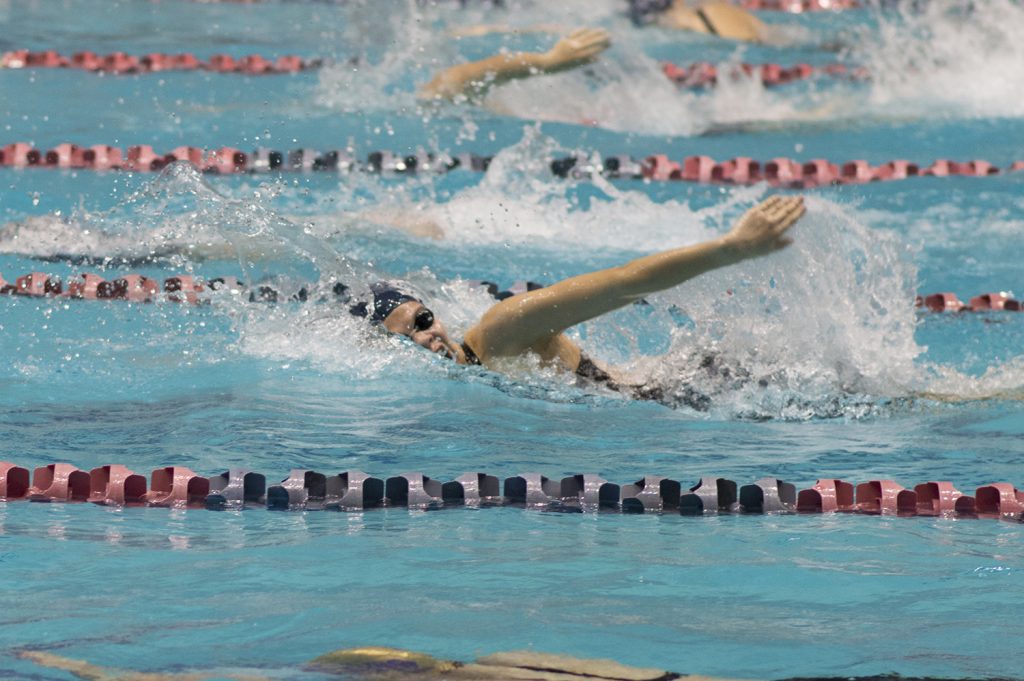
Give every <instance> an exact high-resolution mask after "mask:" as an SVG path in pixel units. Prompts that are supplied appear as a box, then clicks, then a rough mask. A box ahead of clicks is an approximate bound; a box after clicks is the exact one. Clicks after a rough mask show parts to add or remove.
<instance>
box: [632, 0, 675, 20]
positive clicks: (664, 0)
mask: <svg viewBox="0 0 1024 681" xmlns="http://www.w3.org/2000/svg"><path fill="white" fill-rule="evenodd" d="M670 7H672V0H629V18H630V19H631V20H632V21H633V23H634V24H635V25H637V26H643V25H644V24H650V23H653V22H655V21H657V19H658V15H659V14H662V13H664V12H666V11H668V9H669V8H670Z"/></svg>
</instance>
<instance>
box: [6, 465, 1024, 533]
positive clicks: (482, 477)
mask: <svg viewBox="0 0 1024 681" xmlns="http://www.w3.org/2000/svg"><path fill="white" fill-rule="evenodd" d="M266 480H267V476H265V475H262V474H260V473H254V472H252V471H250V470H248V469H244V468H234V469H229V470H228V471H225V472H223V473H219V474H216V475H212V476H210V477H203V476H200V475H197V474H196V473H195V472H194V471H192V470H191V469H190V468H186V467H183V466H165V467H163V468H157V469H155V470H154V471H153V473H152V476H151V481H152V482H151V485H150V489H149V491H148V492H147V491H146V480H145V478H144V477H143V476H141V475H138V474H136V473H134V472H132V471H131V470H130V469H128V468H126V467H125V466H122V465H119V464H109V465H105V466H100V467H97V468H94V469H92V471H91V472H90V473H86V472H85V471H80V470H78V469H77V468H75V467H74V466H72V465H71V464H67V463H57V464H50V465H48V466H41V467H39V468H36V469H35V473H34V476H33V482H32V485H31V486H29V476H28V470H27V469H26V468H23V467H21V466H17V465H15V464H13V463H10V462H6V461H0V501H18V500H22V499H29V500H34V501H63V502H83V501H90V502H93V503H95V504H101V505H109V506H137V505H148V506H161V507H175V508H208V509H211V510H223V509H228V508H249V507H262V508H267V509H272V510H301V511H319V510H336V511H350V510H365V509H370V508H377V507H381V506H391V507H403V508H411V509H412V508H415V509H431V508H442V507H446V506H478V507H479V506H517V507H522V508H529V509H540V510H555V511H563V512H574V513H581V512H607V511H618V512H622V513H671V514H676V513H678V514H680V515H707V514H719V513H743V514H763V513H774V514H792V513H800V514H815V513H848V514H859V515H872V516H888V517H892V516H900V517H908V516H922V517H932V518H936V517H945V518H1001V519H1011V520H1021V521H1024V492H1021V491H1019V490H1017V488H1016V487H1014V486H1013V484H1011V483H1009V482H995V483H990V484H987V485H982V486H981V487H978V488H977V489H976V491H975V493H974V495H967V494H962V493H961V492H960V491H959V490H957V489H956V488H955V487H954V486H953V484H952V483H951V482H948V481H930V482H924V483H920V484H918V485H915V486H914V487H913V488H912V489H907V488H904V487H902V486H901V485H899V484H897V483H896V482H894V481H892V480H870V481H868V482H862V483H860V484H857V485H854V484H852V483H850V482H847V481H845V480H839V479H836V478H821V479H819V480H818V481H817V482H815V484H814V485H813V486H812V487H809V488H806V489H801V490H800V491H799V492H798V491H797V488H796V486H795V485H793V484H792V483H789V482H785V481H783V480H780V479H778V478H773V477H766V478H761V479H760V480H758V481H756V482H754V483H753V484H750V485H743V486H741V487H738V486H737V484H736V482H735V481H733V480H729V479H727V478H721V477H715V476H704V477H701V478H699V481H698V482H697V484H696V485H694V486H693V487H690V488H688V490H687V488H686V487H685V486H684V485H683V484H682V483H680V482H679V480H675V479H673V478H667V477H663V476H660V475H647V476H644V477H642V478H640V479H639V480H637V481H636V482H634V483H630V484H626V485H619V484H616V483H612V482H608V481H607V480H605V479H604V478H602V477H601V476H599V475H594V474H590V473H582V474H577V475H571V476H568V477H564V478H561V479H559V478H548V477H547V476H544V475H542V474H540V473H522V474H519V475H514V476H511V477H508V478H505V480H504V484H503V485H502V483H501V481H500V480H499V478H497V477H496V476H493V475H487V474H486V473H481V472H479V471H477V472H471V473H466V474H464V475H461V476H459V477H458V478H455V479H454V480H449V481H447V482H441V479H433V478H430V477H428V476H426V475H424V474H423V473H419V472H415V473H403V474H401V475H397V476H394V477H389V478H387V479H386V481H385V480H384V479H381V478H375V477H373V476H370V475H367V474H366V473H363V472H362V471H345V472H342V473H339V474H330V475H325V474H323V473H320V472H318V471H313V470H306V469H296V470H293V471H291V473H290V474H289V476H288V477H286V478H284V480H283V481H282V482H281V483H280V484H276V485H271V486H270V487H268V486H267V483H266ZM737 489H739V493H738V494H737Z"/></svg>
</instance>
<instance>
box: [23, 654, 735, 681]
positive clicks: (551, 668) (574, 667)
mask: <svg viewBox="0 0 1024 681" xmlns="http://www.w3.org/2000/svg"><path fill="white" fill-rule="evenodd" d="M18 657H20V658H22V659H25V660H31V661H32V662H35V663H36V664H39V665H41V666H44V667H50V668H53V669H61V670H64V671H67V672H70V673H71V674H73V675H74V676H76V677H78V678H80V679H86V680H87V681H202V680H204V679H235V680H236V681H270V680H269V679H268V678H267V677H264V676H240V675H238V674H235V673H233V672H229V673H226V674H224V673H219V672H216V671H212V672H210V673H174V674H162V673H150V672H136V671H130V670H123V669H114V668H111V667H99V666H97V665H92V664H89V663H87V662H84V661H81V660H74V659H70V658H66V657H60V656H58V655H53V654H52V653H45V652H41V651H22V652H20V653H18ZM303 668H304V669H305V670H308V671H312V672H318V673H321V674H330V675H332V676H334V675H338V676H342V677H344V678H346V679H362V680H364V681H385V680H387V681H415V680H416V679H440V678H444V679H452V681H510V680H511V679H523V680H526V679H529V680H532V681H574V680H576V681H586V680H588V679H604V680H605V681H668V680H669V679H688V680H689V681H724V680H717V679H714V678H712V677H708V676H693V675H682V674H677V673H675V672H667V671H664V670H662V669H654V668H643V667H631V666H627V665H624V664H619V663H618V662H614V661H612V660H593V659H591V660H585V659H580V658H577V657H570V656H568V655H551V654H546V653H535V652H532V651H512V652H503V653H495V654H492V655H487V656H484V657H481V658H479V659H477V660H474V661H472V662H458V661H454V660H442V659H438V658H436V657H432V656H430V655H427V654H425V653H417V652H413V651H409V650H401V649H399V648H386V647H379V646H367V647H362V648H347V649H343V650H335V651H333V652H330V653H327V654H326V655H321V656H320V657H318V658H316V659H315V660H312V661H311V662H309V663H308V664H306V665H304V666H303Z"/></svg>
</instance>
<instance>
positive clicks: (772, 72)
mask: <svg viewBox="0 0 1024 681" xmlns="http://www.w3.org/2000/svg"><path fill="white" fill-rule="evenodd" d="M329 63H331V62H329V61H328V60H325V59H303V58H302V57H298V56H296V55H285V56H282V57H278V58H276V59H270V58H267V57H263V56H260V55H258V54H250V55H247V56H244V57H238V58H236V57H232V56H230V55H227V54H215V55H213V56H211V57H210V58H209V59H206V60H202V59H199V58H198V57H196V56H195V55H194V54H192V53H189V52H184V53H177V54H167V53H159V52H151V53H149V54H144V55H141V56H137V55H131V54H125V53H124V52H111V53H110V54H96V53H95V52H88V51H85V52H75V53H74V54H72V55H70V56H67V55H63V54H61V53H59V52H57V51H56V50H41V51H35V52H33V51H30V50H11V51H8V52H4V53H2V54H0V69H80V70H83V71H89V72H92V73H99V74H106V75H131V74H147V73H164V72H167V71H207V72H212V73H228V74H231V73H233V74H245V75H250V76H258V75H273V74H284V73H299V72H300V71H310V70H313V69H318V68H321V67H323V66H325V65H327V64H329ZM661 68H662V72H663V73H664V74H665V76H666V77H667V78H668V79H669V80H671V81H673V82H675V83H676V84H678V85H680V86H682V87H687V88H692V89H699V88H707V87H713V86H714V85H716V84H717V83H718V82H719V79H720V78H723V77H731V78H733V79H737V78H740V77H747V78H750V77H753V76H756V77H757V78H758V79H759V80H760V81H761V83H762V84H763V85H764V86H765V87H776V86H779V85H785V84H787V83H792V82H795V81H798V80H806V79H808V78H812V77H815V76H830V77H833V78H845V79H848V80H866V79H868V78H869V73H868V71H867V69H864V68H860V67H848V66H845V65H843V64H825V65H822V66H812V65H810V64H803V63H801V64H793V65H791V66H783V65H782V64H776V63H773V62H768V63H763V64H749V63H745V62H744V63H740V64H735V65H725V66H719V65H717V64H715V63H713V62H694V63H692V64H690V65H688V66H682V65H679V64H673V63H671V62H664V63H662V66H661Z"/></svg>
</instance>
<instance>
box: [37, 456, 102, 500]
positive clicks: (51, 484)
mask: <svg viewBox="0 0 1024 681" xmlns="http://www.w3.org/2000/svg"><path fill="white" fill-rule="evenodd" d="M90 484H91V482H90V480H89V474H88V473H86V472H85V471H81V470H78V469H77V468H75V467H74V466H72V465H71V464H69V463H51V464H49V465H48V466H40V467H39V468H37V469H35V471H34V472H33V473H32V486H31V487H30V488H29V489H28V493H27V494H26V497H27V498H28V499H29V500H30V501H85V500H86V499H88V498H89V486H90Z"/></svg>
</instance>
